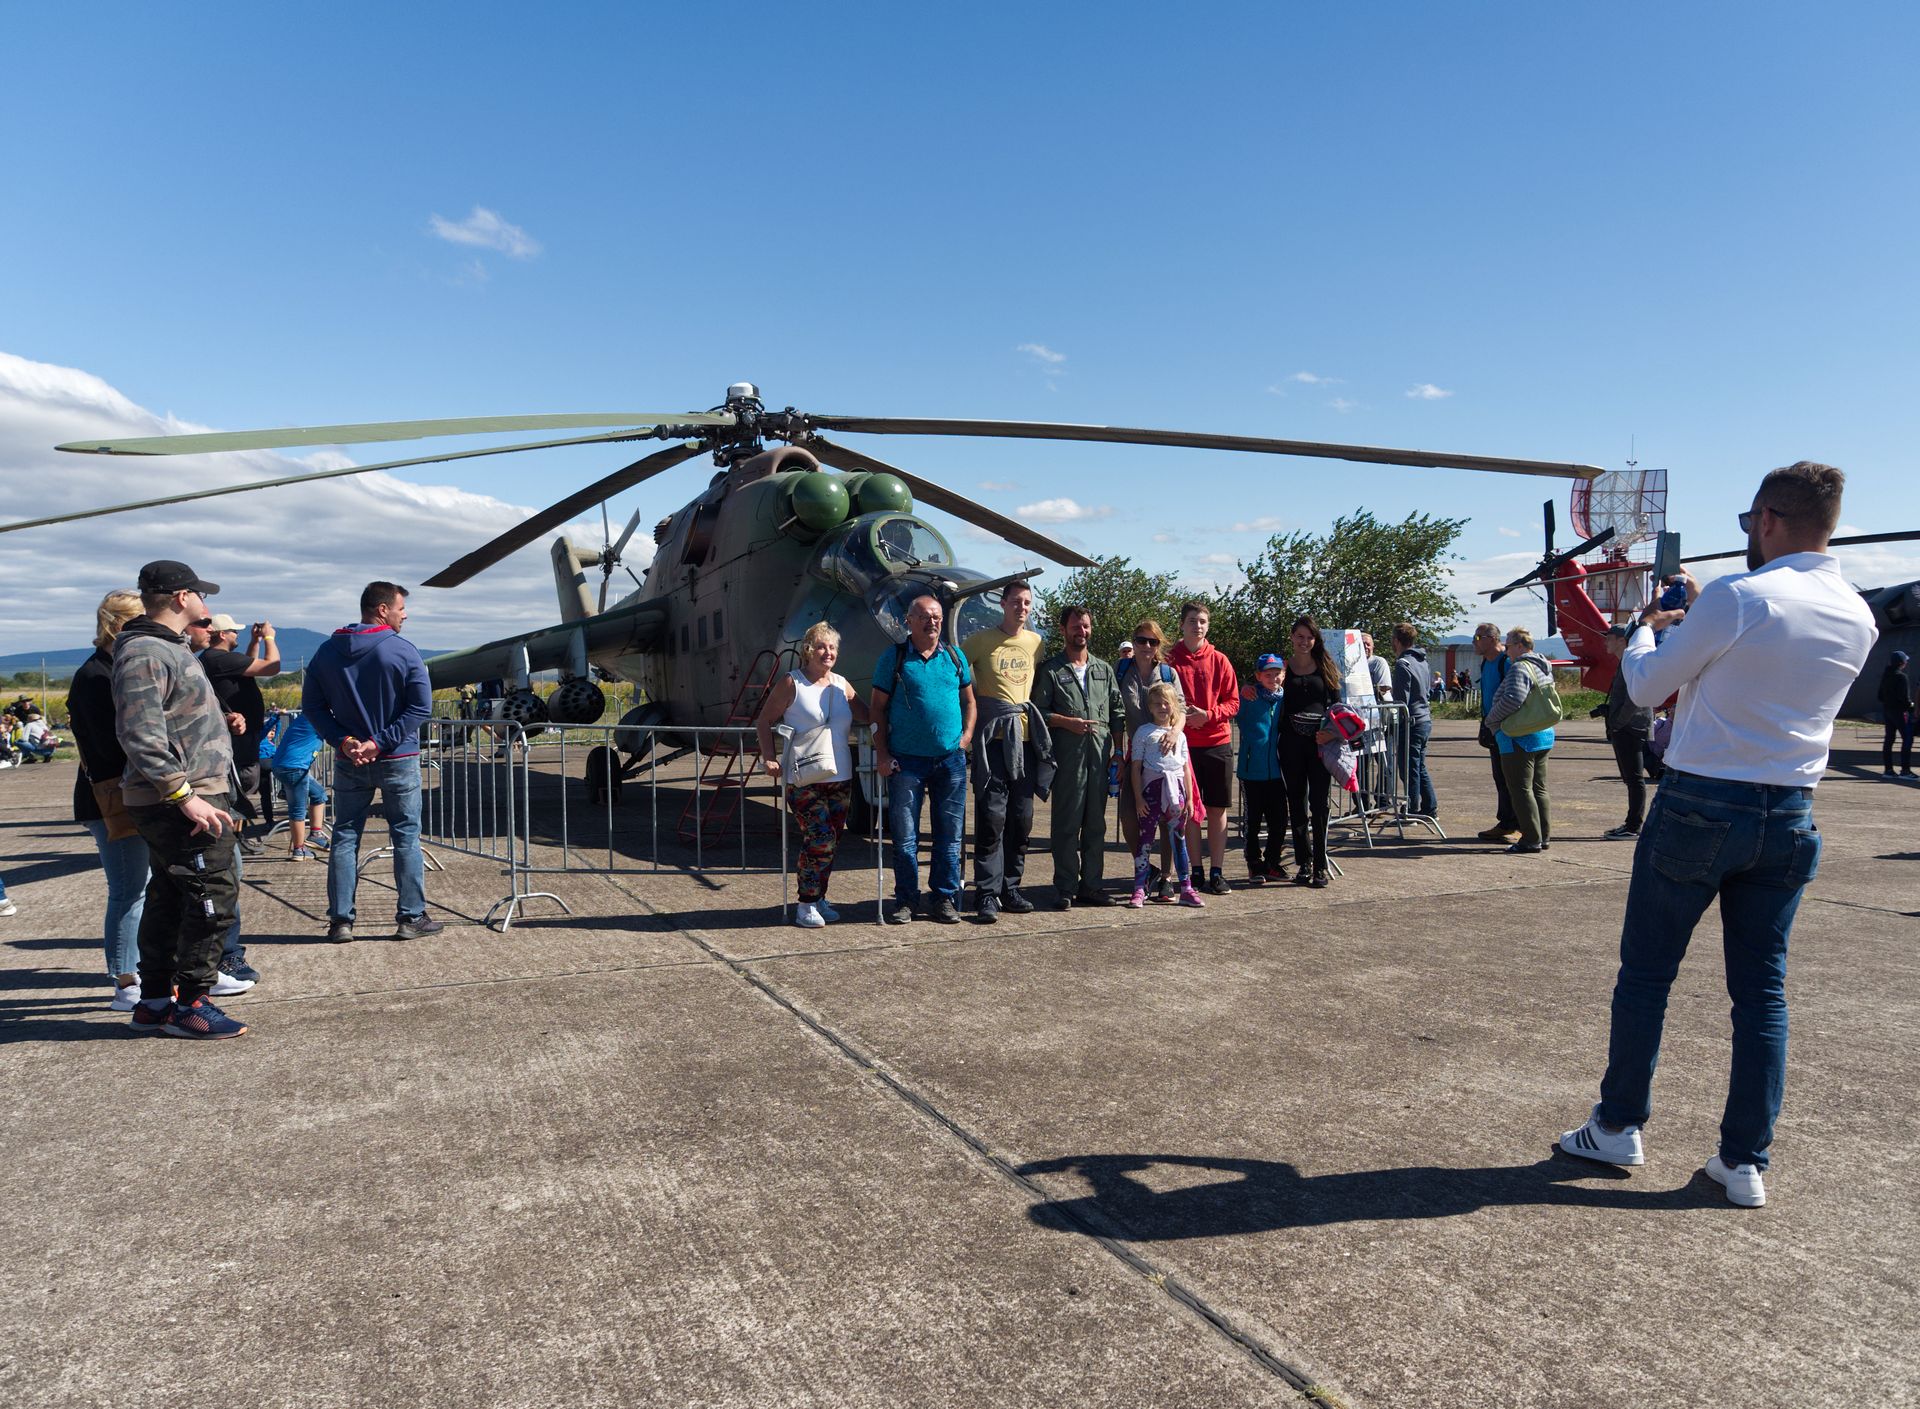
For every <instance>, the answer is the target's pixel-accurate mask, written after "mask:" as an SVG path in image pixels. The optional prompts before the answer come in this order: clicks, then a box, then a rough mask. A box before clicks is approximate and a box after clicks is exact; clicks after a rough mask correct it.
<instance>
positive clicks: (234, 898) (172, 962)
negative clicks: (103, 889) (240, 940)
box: [127, 793, 240, 1003]
mask: <svg viewBox="0 0 1920 1409" xmlns="http://www.w3.org/2000/svg"><path fill="white" fill-rule="evenodd" d="M201 796H202V797H204V798H205V799H206V800H207V801H208V802H210V803H212V804H213V805H214V806H215V807H217V808H219V809H220V810H221V811H222V812H225V811H227V810H228V809H229V808H230V807H231V805H232V799H231V798H230V797H229V796H228V795H227V794H226V793H202V794H201ZM127 812H128V814H129V815H130V816H131V817H132V818H133V825H134V826H136V827H138V828H139V829H140V835H141V836H142V837H144V838H145V839H146V843H147V856H148V864H149V867H150V875H149V879H148V881H147V908H146V909H145V911H143V912H142V914H141V916H140V992H141V994H142V996H144V997H148V998H159V997H161V996H163V995H165V994H168V993H171V992H173V991H174V989H175V988H176V987H177V988H178V989H179V994H180V1001H181V1002H182V1003H191V1002H193V1000H194V999H196V998H198V997H200V996H201V995H202V994H204V993H206V992H207V991H208V990H209V989H211V988H212V987H213V981H214V979H215V978H216V977H218V973H219V967H220V946H221V941H222V939H223V938H224V937H225V935H226V932H227V931H228V930H229V929H230V928H232V927H233V922H234V918H235V916H236V915H238V914H239V907H240V877H239V872H238V870H237V868H236V866H235V863H234V844H233V842H234V832H233V828H231V827H228V828H225V829H224V830H223V831H222V832H221V833H220V835H219V836H218V837H215V836H214V835H213V834H212V833H210V832H201V833H200V834H199V835H197V836H196V835H194V834H193V824H192V823H190V822H189V821H188V820H187V818H186V816H185V815H184V814H183V813H182V812H181V811H180V809H179V808H177V807H168V806H167V805H166V804H164V803H162V804H159V805H156V806H130V807H128V808H127Z"/></svg>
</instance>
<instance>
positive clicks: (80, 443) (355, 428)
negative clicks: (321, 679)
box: [54, 411, 734, 455]
mask: <svg viewBox="0 0 1920 1409" xmlns="http://www.w3.org/2000/svg"><path fill="white" fill-rule="evenodd" d="M733 424H734V415H733V413H732V412H731V411H717V412H716V411H702V412H698V413H695V412H690V411H672V412H664V413H663V412H656V411H587V412H581V413H578V414H575V415H563V416H463V417H459V418H456V419H454V420H450V421H367V422H363V423H361V424H358V425H351V426H283V427H281V428H280V429H278V430H264V431H210V432H208V433H207V434H205V435H153V436H138V437H129V438H127V439H123V440H75V441H69V442H68V443H67V444H65V445H56V446H55V447H54V449H56V450H69V451H72V452H73V453H74V454H76V455H206V454H211V453H213V452H215V451H221V450H275V449H279V448H280V447H282V446H288V445H359V444H362V443H364V442H368V441H387V440H425V439H427V438H429V437H431V436H436V435H488V434H492V433H494V432H499V431H563V430H584V429H586V428H587V427H589V426H624V427H627V428H628V429H632V430H644V429H647V428H650V427H653V426H730V425H733Z"/></svg>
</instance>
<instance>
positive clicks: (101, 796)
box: [67, 592, 148, 1013]
mask: <svg viewBox="0 0 1920 1409" xmlns="http://www.w3.org/2000/svg"><path fill="white" fill-rule="evenodd" d="M138 615H140V596H139V594H138V593H136V592H109V593H107V595H106V596H105V597H104V598H102V599H101V602H100V611H99V634H98V635H97V636H95V637H94V639H93V654H92V655H91V656H89V657H88V658H87V660H86V661H85V663H84V664H82V665H81V667H80V668H79V669H78V670H76V671H75V672H74V674H73V683H72V684H71V685H69V686H68V687H67V715H68V719H67V723H68V726H69V727H70V728H71V729H72V730H73V742H74V745H75V746H76V747H77V748H78V749H79V750H80V769H79V776H78V777H76V778H75V779H74V784H73V820H74V821H76V822H78V823H79V824H80V825H81V826H83V827H85V828H86V829H87V831H88V832H89V833H90V834H91V835H92V837H93V845H94V848H95V849H96V850H97V851H99V853H100V865H101V867H102V869H104V870H105V871H106V873H107V918H106V925H105V936H104V937H105V940H106V951H107V973H108V975H109V976H110V977H111V978H112V979H113V984H114V996H113V1008H114V1011H116V1012H122V1013H125V1012H131V1011H132V1009H133V1005H134V1004H135V1003H137V1002H139V1001H140V979H139V968H138V966H139V960H140V916H141V915H142V914H143V913H144V912H145V910H146V904H147V877H148V866H147V844H146V842H145V841H143V840H142V839H141V837H140V833H139V832H137V831H135V830H134V827H133V819H132V818H130V817H128V816H127V811H126V808H125V807H124V806H123V805H121V802H120V775H121V773H122V772H124V771H125V770H126V766H127V756H126V754H124V753H122V752H121V750H120V740H119V737H118V736H117V735H116V734H115V733H114V725H113V643H114V640H115V638H116V637H118V636H119V634H120V628H121V627H123V626H125V625H126V624H127V623H128V622H129V621H132V620H133V619H134V618H135V617H136V616H138Z"/></svg>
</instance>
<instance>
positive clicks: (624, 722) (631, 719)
mask: <svg viewBox="0 0 1920 1409" xmlns="http://www.w3.org/2000/svg"><path fill="white" fill-rule="evenodd" d="M666 722H667V707H666V706H665V705H663V704H659V703H657V702H655V701H652V700H649V701H648V702H647V703H645V704H639V705H635V706H634V707H633V708H632V709H630V710H628V711H627V712H626V713H625V714H623V715H621V716H620V723H619V724H618V725H617V726H616V727H615V728H614V731H613V747H614V748H615V749H616V750H617V751H619V752H620V753H624V754H625V755H626V756H627V761H626V764H625V766H623V767H622V768H621V770H620V771H621V773H622V775H623V776H627V777H631V776H632V775H633V771H634V770H635V769H636V768H638V767H639V766H640V764H641V763H642V762H643V761H644V760H645V759H646V756H647V755H648V754H649V753H650V752H652V751H653V741H654V738H655V737H656V736H655V734H654V732H653V730H654V728H655V727H657V726H659V725H662V724H665V723H666Z"/></svg>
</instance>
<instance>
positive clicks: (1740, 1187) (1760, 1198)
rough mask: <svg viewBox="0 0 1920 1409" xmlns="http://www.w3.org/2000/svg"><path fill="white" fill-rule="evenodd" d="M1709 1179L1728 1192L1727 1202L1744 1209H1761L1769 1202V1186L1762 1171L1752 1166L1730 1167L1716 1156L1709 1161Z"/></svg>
mask: <svg viewBox="0 0 1920 1409" xmlns="http://www.w3.org/2000/svg"><path fill="white" fill-rule="evenodd" d="M1707 1178H1709V1179H1711V1180H1712V1181H1713V1182H1714V1183H1716V1184H1718V1185H1719V1186H1720V1187H1721V1188H1723V1189H1725V1190H1726V1191H1727V1202H1728V1203H1730V1204H1739V1205H1740V1207H1742V1208H1759V1207H1761V1206H1762V1205H1764V1204H1765V1203H1766V1201H1767V1186H1766V1184H1765V1183H1764V1182H1763V1181H1762V1180H1761V1178H1760V1170H1759V1169H1758V1168H1757V1167H1756V1166H1754V1165H1751V1164H1735V1165H1729V1164H1725V1163H1723V1162H1722V1161H1721V1159H1720V1156H1718V1155H1715V1156H1714V1157H1713V1158H1712V1159H1710V1160H1708V1161H1707Z"/></svg>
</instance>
